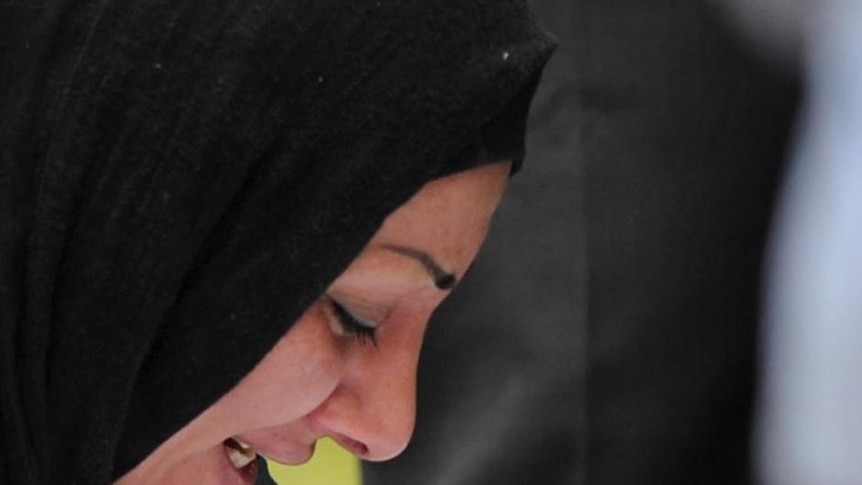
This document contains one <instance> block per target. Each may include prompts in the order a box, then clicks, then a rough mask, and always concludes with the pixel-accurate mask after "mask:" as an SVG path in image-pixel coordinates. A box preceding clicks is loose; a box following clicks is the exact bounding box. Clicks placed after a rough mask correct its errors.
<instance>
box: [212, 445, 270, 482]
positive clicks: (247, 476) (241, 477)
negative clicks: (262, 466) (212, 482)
mask: <svg viewBox="0 0 862 485" xmlns="http://www.w3.org/2000/svg"><path fill="white" fill-rule="evenodd" d="M221 446H222V447H223V446H224V445H221ZM219 452H220V453H221V459H220V460H219V471H218V476H219V484H220V485H254V483H255V482H256V481H257V474H258V473H259V472H260V470H259V466H258V460H254V461H252V462H251V463H249V464H248V465H246V466H244V467H243V468H241V469H239V470H237V469H236V468H234V466H233V463H231V461H230V458H228V456H227V453H225V450H224V449H220V450H219Z"/></svg>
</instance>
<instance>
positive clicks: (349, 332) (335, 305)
mask: <svg viewBox="0 0 862 485" xmlns="http://www.w3.org/2000/svg"><path fill="white" fill-rule="evenodd" d="M327 300H328V301H329V303H330V304H331V305H332V310H333V312H332V313H333V314H334V316H335V318H336V319H337V320H338V326H339V327H340V329H341V330H342V331H343V332H342V333H341V335H346V336H349V337H352V338H354V339H356V340H359V341H360V342H363V343H371V344H372V345H374V346H375V347H376V346H377V324H376V323H374V322H371V321H368V320H366V319H364V318H362V317H360V316H357V315H356V314H354V313H353V312H351V311H350V310H349V309H348V308H347V307H345V306H344V305H342V304H341V303H339V302H338V301H336V300H335V299H333V298H331V297H327Z"/></svg>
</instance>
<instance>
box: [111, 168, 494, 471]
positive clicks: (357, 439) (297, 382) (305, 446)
mask: <svg viewBox="0 0 862 485" xmlns="http://www.w3.org/2000/svg"><path fill="white" fill-rule="evenodd" d="M509 165H510V164H509V163H508V162H500V163H495V164H491V165H486V166H482V167H478V168H475V169H472V170H469V171H466V172H461V173H458V174H455V175H452V176H449V177H446V178H442V179H439V180H435V181H433V182H431V183H429V184H428V185H426V186H425V187H424V188H423V189H422V190H421V191H420V192H419V193H417V194H416V195H415V196H414V197H413V198H411V199H410V200H409V201H408V202H407V203H406V204H404V205H403V206H401V207H400V208H398V209H397V210H396V211H395V212H393V213H392V214H391V215H390V216H389V217H388V218H387V219H386V221H385V222H384V224H383V226H382V227H381V228H380V230H379V231H378V232H377V233H376V234H375V236H374V237H373V238H372V240H371V241H370V242H369V244H368V245H367V246H366V247H365V249H364V250H363V251H362V253H360V255H359V256H357V258H356V259H355V260H354V261H353V262H352V263H351V265H350V266H349V267H348V268H347V269H346V270H345V271H344V272H343V273H342V274H341V275H340V276H339V277H338V278H337V279H336V280H335V281H334V282H333V283H332V285H331V286H330V287H329V288H328V290H327V291H326V293H325V294H324V295H322V296H321V297H320V298H319V299H318V300H317V301H316V302H315V303H314V304H313V305H312V306H311V307H309V308H308V309H307V310H306V312H305V313H304V314H303V316H302V317H301V318H300V319H299V320H298V321H297V322H296V323H295V324H294V325H293V327H291V329H290V330H289V331H288V332H287V333H286V334H285V335H284V336H283V337H282V338H281V339H280V340H279V342H278V343H276V345H275V346H274V347H273V348H272V350H271V351H270V352H269V353H268V354H267V355H266V356H265V357H264V358H263V360H261V362H260V363H259V364H258V365H257V366H256V367H255V368H254V369H253V370H252V372H251V373H249V374H248V375H247V376H246V377H245V378H244V379H243V380H242V381H240V382H239V383H238V384H237V385H236V387H234V388H233V389H232V390H231V391H230V392H229V393H227V394H226V395H225V396H223V397H222V398H221V399H220V400H219V401H217V402H216V403H215V404H214V405H212V406H211V407H209V408H208V409H206V410H205V411H204V412H203V413H202V414H201V415H199V416H198V417H197V418H195V419H194V420H193V421H191V422H190V423H189V424H188V425H186V426H185V427H184V428H183V429H181V430H180V431H178V432H177V433H176V434H175V435H173V436H172V437H171V438H170V439H168V440H167V441H166V442H164V443H163V444H162V445H161V446H159V448H157V449H156V450H155V451H154V452H153V453H151V454H150V455H149V456H147V458H146V459H145V460H144V461H143V462H141V463H140V464H139V465H138V466H137V467H135V468H134V469H133V470H131V471H130V472H129V473H127V474H126V475H124V476H123V477H122V478H121V479H120V480H119V481H117V482H115V484H119V485H137V484H156V483H158V484H188V483H225V481H224V479H223V478H224V477H220V476H219V474H218V470H219V469H220V463H223V460H224V448H223V444H222V443H223V442H224V440H226V439H227V438H230V437H233V438H235V439H239V440H241V441H243V442H245V443H248V444H250V445H252V446H254V447H255V448H256V449H257V450H258V452H259V453H261V454H263V455H264V456H266V457H268V458H270V459H272V460H275V461H277V462H280V463H284V464H289V465H295V464H301V463H304V462H305V461H307V460H308V459H309V458H310V457H311V455H312V454H313V451H314V443H315V442H316V440H317V439H318V438H321V437H323V436H329V437H331V438H333V439H334V440H335V441H337V442H339V443H340V444H341V445H342V446H343V447H344V448H346V449H347V450H348V451H350V452H352V453H354V454H355V455H356V456H357V457H359V458H361V459H364V460H370V461H381V460H386V459H389V458H392V457H394V456H396V455H397V454H399V453H400V452H401V451H402V450H403V449H404V448H405V447H406V446H407V443H408V441H409V440H410V436H411V434H412V432H413V424H414V415H415V393H416V390H415V387H416V367H417V363H418V359H419V350H420V347H421V344H422V339H423V336H424V333H425V329H426V326H427V324H428V319H429V318H430V316H431V313H432V312H433V310H434V309H435V308H436V307H437V306H438V305H439V304H440V303H441V302H442V301H443V300H444V299H445V298H446V296H447V295H448V294H449V288H450V287H451V286H453V285H454V284H455V282H453V281H450V280H447V278H446V277H445V274H451V275H452V276H454V278H455V279H456V281H457V279H460V278H461V276H463V274H464V272H465V271H466V270H467V268H468V267H469V266H470V264H471V263H472V261H473V259H474V258H475V256H476V253H477V252H478V250H479V247H480V245H481V244H482V242H483V241H484V239H485V236H486V234H487V231H488V225H489V223H490V220H491V217H492V215H493V213H494V211H495V210H496V208H497V205H498V204H499V201H500V198H501V197H502V194H503V190H504V188H505V185H506V181H507V179H508V174H509ZM405 248H408V250H405ZM419 253H425V254H427V255H428V256H430V258H431V260H433V263H434V264H436V265H437V266H438V268H436V269H433V268H430V267H429V265H428V261H427V260H426V261H420V259H422V258H421V257H418V256H417V255H418V254H419ZM439 270H442V271H443V273H444V274H443V275H441V273H440V271H439ZM441 278H443V280H447V281H448V283H449V284H444V285H440V282H441ZM333 299H334V300H336V301H338V302H339V304H341V305H342V306H343V307H344V308H346V309H347V310H348V311H350V313H352V314H354V315H356V316H358V317H360V318H361V319H362V320H367V321H370V322H374V323H375V324H376V325H377V329H376V342H371V341H370V340H369V339H358V338H356V337H355V336H354V335H352V334H351V333H350V332H348V331H347V330H346V329H345V327H344V326H343V325H342V324H341V323H340V320H339V319H338V318H337V315H336V312H335V309H334V306H333V304H332V300H333Z"/></svg>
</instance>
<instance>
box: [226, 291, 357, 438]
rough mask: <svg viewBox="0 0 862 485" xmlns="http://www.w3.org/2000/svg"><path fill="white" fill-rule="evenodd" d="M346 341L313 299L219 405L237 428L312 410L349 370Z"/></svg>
mask: <svg viewBox="0 0 862 485" xmlns="http://www.w3.org/2000/svg"><path fill="white" fill-rule="evenodd" d="M344 355H345V349H344V344H343V342H340V341H339V339H338V338H337V337H335V336H334V335H333V334H332V331H331V330H330V329H329V326H328V325H327V323H326V316H325V315H324V314H323V312H322V310H321V305H319V304H315V305H313V306H312V307H311V308H310V309H309V310H308V311H306V313H305V314H304V315H303V316H302V317H301V318H300V319H299V320H298V321H297V322H296V323H295V324H294V326H293V327H292V328H291V329H290V330H289V331H288V332H287V334H285V335H284V337H282V338H281V340H279V342H278V343H277V344H276V345H275V347H273V349H272V350H271V351H270V352H269V353H268V354H267V355H266V356H265V357H264V358H263V360H262V361H261V362H260V363H259V364H258V365H257V367H255V368H254V370H253V371H252V372H251V373H249V374H248V375H247V376H246V377H245V378H244V379H243V380H242V381H240V383H239V384H238V385H237V386H236V387H235V388H234V389H233V390H232V391H231V392H229V393H228V394H227V395H225V396H224V397H223V398H222V400H221V401H219V403H218V404H217V406H218V407H219V408H220V409H221V411H222V412H221V413H220V414H222V415H224V416H225V417H226V418H227V419H229V420H230V422H232V423H234V426H233V427H234V428H238V429H237V430H236V431H234V432H233V433H231V434H237V433H240V432H243V431H248V430H254V429H260V428H266V427H271V426H276V425H281V424H285V423H288V422H290V421H293V420H295V419H298V418H301V417H302V416H304V415H306V414H308V413H309V412H310V411H312V410H313V409H314V408H316V407H317V406H318V405H320V403H322V402H323V401H324V400H326V398H327V397H328V396H329V395H330V394H331V393H332V391H333V390H334V389H335V387H336V386H337V385H338V383H339V381H340V380H341V378H342V375H343V372H344V360H345V358H344Z"/></svg>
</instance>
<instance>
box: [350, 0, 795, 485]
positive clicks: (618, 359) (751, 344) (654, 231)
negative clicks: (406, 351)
mask: <svg viewBox="0 0 862 485" xmlns="http://www.w3.org/2000/svg"><path fill="white" fill-rule="evenodd" d="M711 3H712V2H709V1H671V0H662V1H649V2H645V1H642V0H535V1H533V2H531V4H532V6H533V8H534V10H535V11H536V14H537V17H538V18H539V20H540V22H541V23H542V24H543V25H545V26H547V27H548V29H549V30H551V31H553V32H554V34H555V36H557V38H558V40H559V43H560V48H559V51H558V52H557V53H556V54H555V56H554V58H553V59H552V60H551V61H550V63H549V64H548V67H547V69H546V71H545V74H544V77H543V80H542V85H541V86H540V90H539V91H538V93H537V98H536V102H535V103H534V107H533V113H532V116H531V120H530V121H531V122H530V126H531V129H530V132H529V133H530V136H529V137H528V140H529V141H530V142H531V143H529V144H528V150H529V154H530V160H531V163H530V165H528V166H527V167H525V168H524V171H523V173H522V174H521V175H519V177H518V178H516V179H514V180H513V181H512V184H511V187H510V192H509V194H508V195H507V199H506V200H505V201H504V207H503V208H502V209H501V212H500V214H499V216H498V219H497V227H496V228H495V230H494V231H493V232H492V234H491V236H490V238H489V241H488V243H487V244H486V246H485V248H484V249H483V253H482V255H481V256H480V257H479V258H478V259H477V261H476V264H475V265H474V271H473V272H472V273H471V274H470V275H469V276H468V278H466V279H465V280H464V281H463V283H462V284H461V285H460V286H459V289H458V290H457V291H456V292H455V293H454V294H453V296H452V298H451V300H450V301H449V302H448V303H447V304H446V305H445V306H444V307H443V308H441V311H440V312H438V315H437V317H436V318H435V321H434V322H433V323H432V326H431V328H430V329H429V336H428V339H427V341H426V347H425V352H424V354H423V360H422V366H421V367H420V382H419V398H420V401H419V411H418V422H417V430H416V435H415V436H414V440H413V442H412V443H411V445H410V447H409V448H408V450H407V451H406V452H405V454H404V455H403V456H402V457H399V458H397V459H396V460H394V461H393V462H390V463H382V464H369V465H366V466H365V468H364V470H365V478H366V482H365V483H366V485H395V484H404V483H410V484H417V485H431V484H433V485H484V484H494V485H505V484H511V485H520V484H525V483H529V484H542V485H572V484H589V485H621V484H624V485H646V484H656V485H676V484H742V483H748V482H749V480H750V476H749V462H748V456H749V450H750V448H749V438H750V435H749V432H750V427H749V424H750V416H751V415H750V413H751V406H752V397H753V396H752V394H753V380H754V358H755V348H756V339H755V337H756V334H757V310H758V304H759V303H758V300H759V285H760V261H761V257H762V252H763V243H764V239H765V235H766V231H767V229H768V225H769V218H770V211H771V206H772V203H773V198H774V195H775V191H776V187H777V186H778V185H779V181H780V177H781V171H782V166H783V159H784V147H785V146H786V142H787V139H788V137H789V136H790V126H791V124H792V120H793V116H794V110H795V105H796V101H797V97H798V93H797V87H796V86H795V85H794V83H793V81H792V80H788V79H784V78H782V77H781V76H780V75H778V73H775V72H771V71H769V70H768V68H767V67H766V66H765V65H763V64H762V63H761V60H760V59H756V58H755V56H754V55H753V54H752V52H751V51H750V50H749V49H748V48H747V46H745V45H744V44H743V43H742V42H741V41H740V40H739V39H737V38H735V37H734V35H733V32H734V31H733V29H732V28H731V27H730V26H729V25H727V24H726V23H725V21H724V19H723V18H722V17H721V15H720V14H719V12H718V11H717V10H715V9H713V8H712V5H711ZM533 162H536V163H533ZM536 214H539V215H538V216H537V215H536ZM516 221H517V223H516ZM525 224H526V225H525Z"/></svg>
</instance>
